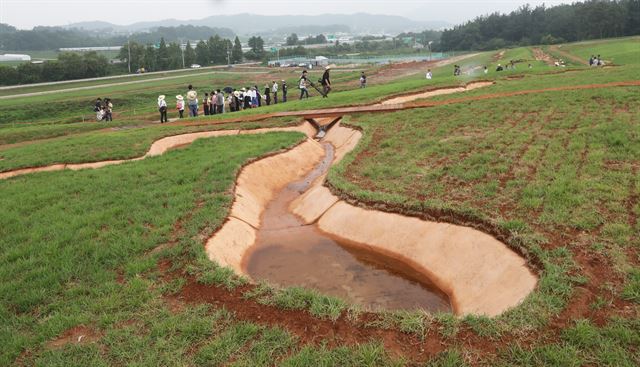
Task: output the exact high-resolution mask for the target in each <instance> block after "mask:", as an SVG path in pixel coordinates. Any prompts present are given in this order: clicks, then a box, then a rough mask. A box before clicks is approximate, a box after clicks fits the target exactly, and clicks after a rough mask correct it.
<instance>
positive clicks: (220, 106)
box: [214, 89, 224, 113]
mask: <svg viewBox="0 0 640 367" xmlns="http://www.w3.org/2000/svg"><path fill="white" fill-rule="evenodd" d="M214 107H215V109H216V113H223V112H224V94H223V93H222V91H221V90H220V89H218V90H216V103H215V105H214Z"/></svg>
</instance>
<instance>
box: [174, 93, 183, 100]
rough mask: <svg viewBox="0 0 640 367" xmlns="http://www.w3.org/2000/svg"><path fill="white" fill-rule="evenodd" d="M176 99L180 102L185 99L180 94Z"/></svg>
mask: <svg viewBox="0 0 640 367" xmlns="http://www.w3.org/2000/svg"><path fill="white" fill-rule="evenodd" d="M176 99H177V100H178V101H182V100H183V99H184V97H183V96H181V95H179V94H178V95H177V96H176Z"/></svg>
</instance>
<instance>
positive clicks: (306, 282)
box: [242, 144, 451, 312]
mask: <svg viewBox="0 0 640 367" xmlns="http://www.w3.org/2000/svg"><path fill="white" fill-rule="evenodd" d="M324 147H325V151H326V155H325V158H324V160H323V161H322V162H320V164H318V165H317V166H316V167H315V168H314V170H313V171H312V172H311V173H309V175H307V177H305V178H304V179H302V180H300V181H297V182H293V183H291V184H290V185H289V186H287V187H286V188H285V189H284V190H283V191H282V192H280V193H279V194H278V195H277V196H276V198H275V199H274V200H273V201H272V202H271V203H269V205H268V206H267V208H266V210H265V212H264V214H263V217H262V226H261V228H260V229H259V230H258V236H257V240H256V244H255V245H254V246H253V247H252V248H251V249H250V250H249V251H248V252H247V254H246V255H245V256H244V258H243V263H242V267H243V269H244V270H245V273H246V274H249V276H251V278H253V279H254V280H256V281H257V280H267V281H269V282H270V283H272V284H278V285H281V286H304V287H307V288H313V289H317V290H319V291H320V292H322V293H324V294H329V295H333V296H338V297H341V298H343V299H346V300H349V301H350V302H352V303H355V304H359V305H361V306H364V307H365V308H368V309H385V310H397V309H424V310H427V311H432V312H433V311H450V310H451V307H450V305H449V300H448V298H447V296H446V295H445V294H444V293H442V292H441V291H439V290H438V289H437V288H436V287H435V286H434V285H433V284H431V283H430V282H429V280H428V279H427V278H426V277H424V276H423V275H421V274H419V273H415V272H411V271H410V270H407V268H408V267H406V266H403V265H402V263H401V262H398V261H397V260H393V259H389V258H384V257H381V256H378V255H376V254H374V253H371V252H369V251H363V250H362V249H361V248H360V247H357V246H353V245H351V244H348V243H345V242H341V241H339V240H335V239H333V238H331V237H330V236H329V235H327V234H325V233H323V232H321V231H320V230H319V229H318V228H317V227H316V226H315V225H314V224H312V225H304V224H303V222H302V221H301V220H299V219H298V217H296V216H295V215H294V214H292V213H290V212H289V210H288V207H289V204H290V203H291V202H292V201H293V200H295V199H296V198H297V197H298V196H300V195H301V194H302V193H304V192H305V191H306V190H307V189H308V188H309V187H310V185H311V184H312V183H313V181H314V180H315V179H317V178H319V177H320V176H322V175H323V174H324V173H325V172H326V171H327V169H328V168H329V166H330V165H331V162H332V161H333V156H334V152H333V147H332V146H331V145H330V144H325V145H324Z"/></svg>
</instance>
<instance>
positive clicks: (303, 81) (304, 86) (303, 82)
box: [298, 70, 309, 99]
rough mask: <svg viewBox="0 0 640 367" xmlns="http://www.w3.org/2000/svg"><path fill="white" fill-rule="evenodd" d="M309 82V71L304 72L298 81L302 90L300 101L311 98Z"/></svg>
mask: <svg viewBox="0 0 640 367" xmlns="http://www.w3.org/2000/svg"><path fill="white" fill-rule="evenodd" d="M308 82H309V81H308V80H307V71H306V70H302V76H301V77H300V79H299V80H298V87H299V88H300V99H302V98H304V97H305V96H306V97H307V98H309V91H308V90H307V83H308Z"/></svg>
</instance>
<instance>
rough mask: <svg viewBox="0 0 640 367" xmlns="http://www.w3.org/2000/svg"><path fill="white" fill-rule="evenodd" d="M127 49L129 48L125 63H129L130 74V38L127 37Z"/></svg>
mask: <svg viewBox="0 0 640 367" xmlns="http://www.w3.org/2000/svg"><path fill="white" fill-rule="evenodd" d="M127 50H129V57H127V63H128V64H129V74H131V40H130V39H129V38H128V37H127Z"/></svg>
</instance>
